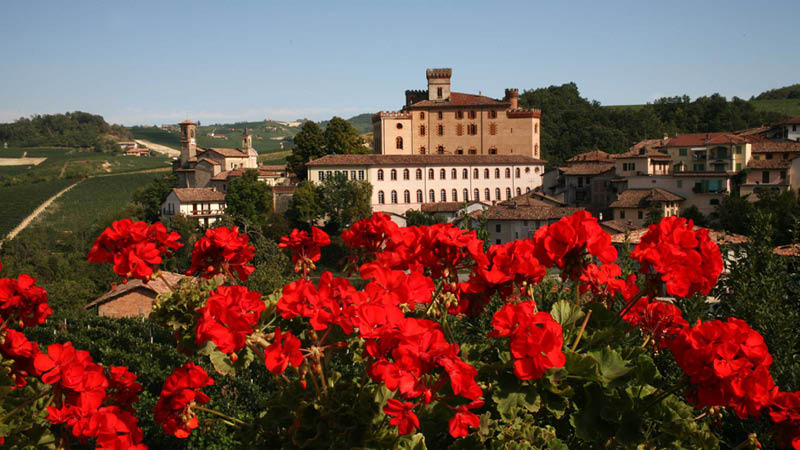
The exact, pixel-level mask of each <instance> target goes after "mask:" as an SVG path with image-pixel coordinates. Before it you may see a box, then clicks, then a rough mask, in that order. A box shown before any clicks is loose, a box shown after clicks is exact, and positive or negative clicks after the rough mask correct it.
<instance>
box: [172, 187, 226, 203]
mask: <svg viewBox="0 0 800 450" xmlns="http://www.w3.org/2000/svg"><path fill="white" fill-rule="evenodd" d="M172 192H174V193H175V195H176V196H177V197H178V200H180V201H181V202H217V201H224V200H225V194H223V193H222V192H219V191H217V190H214V189H211V188H173V189H172Z"/></svg>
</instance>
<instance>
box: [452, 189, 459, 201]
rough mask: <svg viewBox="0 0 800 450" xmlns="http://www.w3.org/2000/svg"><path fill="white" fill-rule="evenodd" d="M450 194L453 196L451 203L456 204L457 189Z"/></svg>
mask: <svg viewBox="0 0 800 450" xmlns="http://www.w3.org/2000/svg"><path fill="white" fill-rule="evenodd" d="M452 194H453V201H454V202H457V201H458V189H453V192H452Z"/></svg>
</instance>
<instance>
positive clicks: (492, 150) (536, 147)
mask: <svg viewBox="0 0 800 450" xmlns="http://www.w3.org/2000/svg"><path fill="white" fill-rule="evenodd" d="M396 147H397V149H398V150H402V149H403V138H401V137H398V138H397V139H396ZM426 153H428V150H427V149H426V148H425V146H424V145H423V146H422V147H420V148H419V154H420V155H424V154H426ZM511 153H514V149H511ZM436 154H437V155H444V154H445V150H444V146H442V145H440V146H438V147H436ZM456 154H457V155H463V154H464V149H463V148H461V147H458V148H457V149H456ZM468 154H470V155H477V154H478V150H477V149H476V148H474V147H473V148H470V149H469V151H468ZM489 154H490V155H496V154H497V149H496V148H494V147H491V148H490V149H489ZM533 154H534V155H538V154H539V144H535V145H534V153H533Z"/></svg>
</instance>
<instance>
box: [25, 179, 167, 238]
mask: <svg viewBox="0 0 800 450" xmlns="http://www.w3.org/2000/svg"><path fill="white" fill-rule="evenodd" d="M162 176H164V174H163V173H132V174H125V175H113V176H101V177H95V178H90V179H88V180H84V181H83V182H81V183H80V184H79V185H77V186H75V187H74V188H72V189H70V190H69V192H67V193H65V194H64V195H62V196H61V197H59V198H58V200H56V201H55V202H53V204H51V205H50V207H48V208H47V210H45V212H43V213H42V214H41V215H39V217H37V218H36V220H35V221H34V222H33V224H32V226H37V225H41V224H46V225H47V226H48V227H55V228H57V229H61V230H73V232H76V233H77V232H80V231H81V230H88V229H91V225H92V224H93V223H98V222H99V223H103V222H104V221H106V220H107V219H110V218H113V217H115V216H116V215H118V214H119V212H120V211H122V210H123V209H124V208H125V206H126V205H127V204H128V202H130V200H131V197H132V196H133V193H134V192H136V190H137V189H139V188H140V187H142V186H145V185H146V184H148V183H150V182H151V181H152V180H154V179H155V178H157V177H162Z"/></svg>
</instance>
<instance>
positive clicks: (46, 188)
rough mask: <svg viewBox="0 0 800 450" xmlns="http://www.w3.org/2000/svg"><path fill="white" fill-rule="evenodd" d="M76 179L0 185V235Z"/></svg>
mask: <svg viewBox="0 0 800 450" xmlns="http://www.w3.org/2000/svg"><path fill="white" fill-rule="evenodd" d="M75 181H76V180H63V179H62V180H53V181H45V182H42V183H33V184H23V185H19V186H8V187H0V211H3V213H2V214H0V237H3V236H5V235H6V234H8V233H9V232H10V231H11V230H13V229H14V227H16V226H17V225H19V223H20V222H22V219H24V218H25V217H27V216H28V215H29V214H30V213H32V212H33V210H34V209H36V208H37V207H38V206H39V205H41V204H42V202H43V201H45V200H47V199H48V198H50V197H52V196H53V195H55V194H56V193H57V192H58V191H60V190H61V189H64V188H65V187H67V186H69V185H70V184H72V183H74V182H75Z"/></svg>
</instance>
